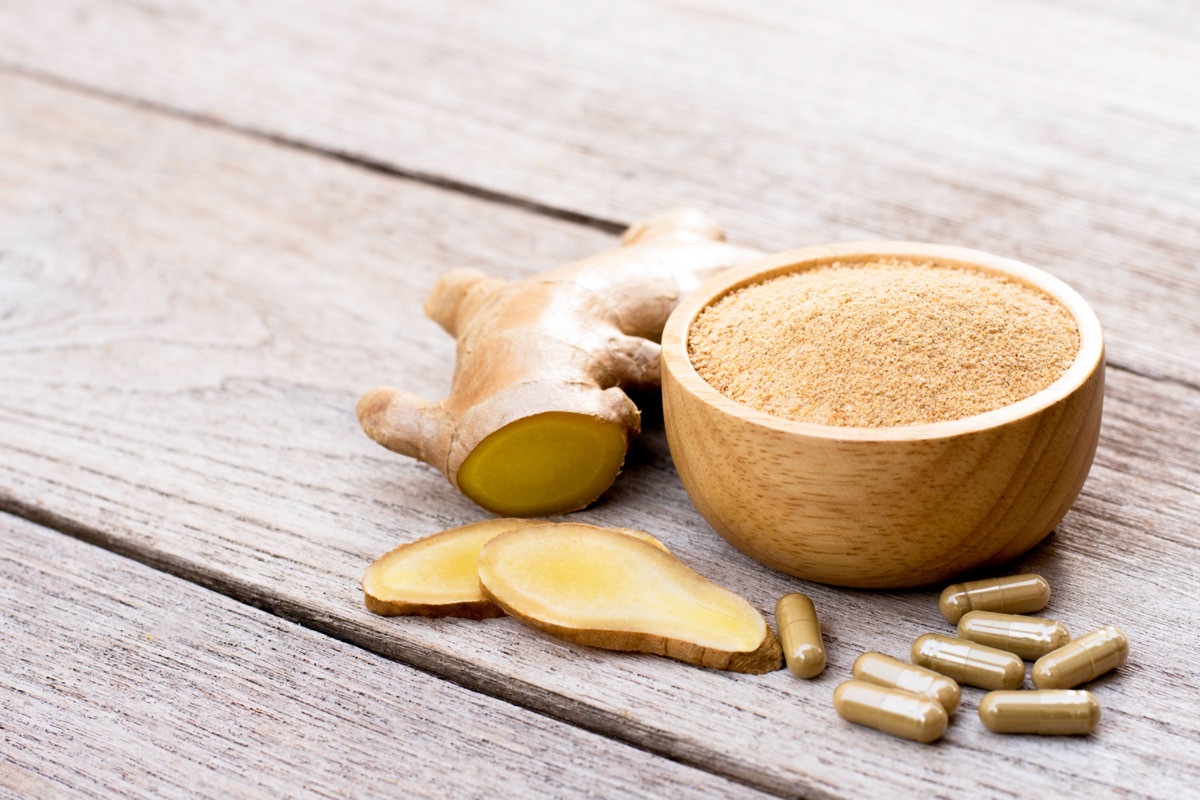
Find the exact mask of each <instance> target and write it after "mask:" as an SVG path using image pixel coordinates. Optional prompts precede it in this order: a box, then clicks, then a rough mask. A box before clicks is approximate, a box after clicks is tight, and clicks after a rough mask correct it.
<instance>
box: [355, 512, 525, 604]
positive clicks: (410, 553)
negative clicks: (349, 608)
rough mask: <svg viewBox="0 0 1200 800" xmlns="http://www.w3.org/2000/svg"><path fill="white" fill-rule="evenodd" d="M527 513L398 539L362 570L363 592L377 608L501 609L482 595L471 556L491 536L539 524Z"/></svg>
mask: <svg viewBox="0 0 1200 800" xmlns="http://www.w3.org/2000/svg"><path fill="white" fill-rule="evenodd" d="M538 524H540V523H537V522H534V521H531V520H527V519H489V520H484V521H483V522H476V523H474V524H473V525H464V526H462V527H461V528H451V529H450V530H448V531H442V532H441V533H435V534H434V535H432V536H427V537H425V538H424V539H418V540H417V541H415V542H409V543H407V544H402V545H400V546H399V547H397V548H396V549H394V550H392V551H390V552H389V553H387V554H386V555H384V556H382V557H381V558H379V559H378V560H377V561H376V562H375V563H373V564H372V565H371V566H369V567H367V571H366V572H365V573H363V580H362V587H363V598H364V600H365V602H366V605H367V609H368V610H369V611H373V612H375V613H376V614H383V615H385V616H397V615H402V614H407V615H414V616H421V617H467V618H468V619H488V618H489V617H502V616H504V612H503V611H502V610H501V609H500V607H499V606H497V605H496V604H495V603H493V602H492V601H490V600H488V599H487V598H486V597H484V596H483V590H482V588H481V587H480V585H479V573H478V572H477V571H476V569H475V562H476V560H478V558H479V551H480V550H482V549H483V546H484V545H485V544H487V543H488V542H489V541H491V540H492V539H493V538H495V537H496V536H499V535H500V534H502V533H504V532H505V531H511V530H513V529H515V528H521V527H526V526H529V525H538Z"/></svg>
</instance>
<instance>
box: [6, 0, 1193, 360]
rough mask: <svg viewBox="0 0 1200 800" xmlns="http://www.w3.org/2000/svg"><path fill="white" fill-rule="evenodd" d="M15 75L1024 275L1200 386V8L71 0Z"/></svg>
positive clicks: (46, 7)
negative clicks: (1033, 272) (1075, 294)
mask: <svg viewBox="0 0 1200 800" xmlns="http://www.w3.org/2000/svg"><path fill="white" fill-rule="evenodd" d="M0 59H2V60H3V62H4V63H7V64H10V65H14V66H16V67H18V68H20V69H26V70H31V71H34V72H36V73H38V74H46V75H50V76H54V77H55V78H56V79H62V80H67V81H70V82H73V83H77V84H79V85H84V86H90V87H95V88H96V89H98V90H101V91H104V92H110V93H113V94H116V95H119V96H122V97H127V98H130V99H132V100H134V101H138V102H143V101H144V102H150V103H155V104H159V105H161V106H163V107H166V108H170V109H176V110H179V111H182V112H186V113H189V114H194V115H197V116H200V117H203V118H205V119H212V120H216V121H218V122H220V123H221V124H229V125H234V126H238V127H242V128H246V129H251V130H255V131H259V132H261V133H263V134H266V135H269V136H275V137H282V138H285V139H287V140H290V141H295V142H301V143H304V144H306V145H308V146H311V147H315V148H320V149H325V150H333V151H337V152H345V153H349V154H353V155H355V156H358V157H363V158H367V159H371V160H374V161H377V162H379V163H381V164H385V165H390V166H392V167H395V168H398V169H401V170H406V171H410V172H414V173H419V174H422V175H429V176H432V177H434V178H436V179H439V180H450V181H454V182H458V183H465V184H469V185H471V186H474V187H480V188H482V189H484V190H488V191H495V192H500V193H503V194H506V195H511V196H516V197H520V198H526V199H529V200H532V201H535V202H538V203H542V204H546V205H549V206H553V207H558V208H562V209H566V210H568V211H571V212H576V213H583V214H589V215H593V216H599V217H602V218H605V219H613V220H620V221H624V222H630V221H632V220H634V219H635V218H638V217H640V216H642V215H644V214H646V213H648V212H653V211H656V210H658V209H660V208H662V207H666V206H671V205H675V204H678V203H680V202H687V203H692V204H699V205H702V206H705V207H707V208H709V209H710V210H712V211H714V212H716V213H718V214H719V215H720V216H721V217H722V218H723V219H724V220H726V222H727V223H728V225H729V227H730V229H731V230H732V231H734V233H735V234H736V235H737V236H739V237H741V238H742V239H743V240H744V241H746V242H747V243H750V244H755V245H760V246H762V247H764V248H766V249H769V250H786V249H792V248H795V247H799V246H806V245H813V244H821V243H825V242H833V241H847V240H850V241H862V240H869V239H883V240H896V239H901V240H917V241H932V242H940V243H946V244H957V245H965V246H970V247H975V248H978V249H981V250H986V251H990V252H994V253H996V254H997V255H1002V256H1012V257H1016V258H1018V259H1021V260H1023V261H1027V262H1029V263H1031V264H1034V265H1035V266H1038V267H1042V268H1044V269H1046V270H1048V271H1049V272H1051V273H1053V274H1055V275H1056V276H1058V277H1061V278H1063V279H1065V280H1066V281H1067V282H1069V283H1071V284H1072V285H1073V286H1075V287H1076V288H1077V289H1078V290H1079V291H1080V292H1081V293H1082V294H1083V295H1084V297H1085V298H1087V299H1088V301H1089V302H1091V303H1093V304H1094V305H1095V306H1096V309H1097V311H1098V313H1099V316H1100V319H1101V322H1102V323H1103V324H1104V325H1105V327H1106V330H1107V333H1108V336H1109V349H1108V353H1109V357H1110V359H1111V360H1112V362H1113V363H1116V364H1119V365H1124V366H1127V367H1131V368H1134V369H1137V370H1139V371H1142V372H1148V373H1151V374H1155V375H1164V376H1169V377H1174V378H1177V379H1180V380H1184V381H1188V382H1191V383H1193V384H1200V349H1198V348H1196V347H1194V346H1192V343H1194V342H1197V341H1200V318H1198V317H1197V316H1196V315H1195V313H1194V312H1193V309H1194V307H1195V305H1196V303H1197V301H1198V300H1200V273H1198V272H1197V271H1196V269H1195V268H1194V261H1195V257H1194V254H1195V253H1196V252H1200V149H1198V148H1197V147H1196V141H1197V139H1198V138H1200V93H1198V92H1197V91H1196V89H1195V87H1196V86H1197V85H1200V14H1198V13H1197V12H1196V6H1195V4H1194V3H1187V2H1172V0H1162V1H1161V2H1154V3H1141V2H1137V0H1105V2H1103V3H1100V4H1096V3H1086V2H1078V0H1064V2H1059V3H1056V4H1047V3H1044V2H1042V1H1041V0H1015V1H1014V2H1005V3H995V2H989V1H988V0H962V2H956V3H952V4H950V5H949V6H947V4H946V3H944V2H938V1H937V0H918V1H917V2H905V3H894V2H889V0H858V2H853V3H776V4H765V3H755V4H746V3H739V2H736V0H689V2H670V1H667V0H662V1H660V2H643V1H642V0H615V1H614V0H591V1H590V2H578V3H571V4H570V5H569V7H564V6H563V5H562V4H561V3H558V2H554V0H537V1H535V2H530V1H529V0H498V1H495V0H488V1H487V2H479V1H478V0H477V1H476V2H470V1H469V0H453V2H433V1H432V0H427V1H426V2H403V3H385V2H378V0H338V1H337V2H307V3H299V4H298V3H294V2H291V1H290V0H254V1H253V2H248V3H197V2H184V1H183V0H146V1H145V2H137V3H132V2H109V3H103V4H96V3H92V2H88V1H87V0H54V1H53V2H38V3H21V2H13V3H10V4H9V5H8V7H7V8H4V9H3V10H0Z"/></svg>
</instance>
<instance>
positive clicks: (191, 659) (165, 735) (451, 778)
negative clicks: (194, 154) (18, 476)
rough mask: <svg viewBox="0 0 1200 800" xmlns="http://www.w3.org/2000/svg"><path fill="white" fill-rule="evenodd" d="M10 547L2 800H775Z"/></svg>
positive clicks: (57, 549) (91, 557) (210, 601)
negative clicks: (613, 799) (593, 799)
mask: <svg viewBox="0 0 1200 800" xmlns="http://www.w3.org/2000/svg"><path fill="white" fill-rule="evenodd" d="M0 536H2V537H3V540H4V544H5V546H4V550H3V552H2V553H0V587H2V589H0V618H3V619H4V620H5V623H4V636H5V646H4V649H3V652H0V718H2V720H3V721H2V722H0V730H3V733H4V738H3V743H2V744H0V796H4V797H26V798H31V797H44V798H50V797H57V796H70V797H97V798H104V797H116V796H120V797H150V798H164V797H197V798H210V797H211V798H228V797H247V798H251V797H264V798H266V797H270V798H279V797H297V798H299V797H364V798H365V797H397V796H400V795H403V796H404V797H430V798H442V797H497V796H501V797H517V796H520V797H566V796H573V797H581V796H618V795H619V796H628V797H648V798H652V797H664V796H670V797H676V796H679V797H697V798H699V797H714V796H721V797H762V796H763V795H762V794H760V793H758V792H755V791H752V790H750V789H747V788H746V787H744V786H738V785H736V784H732V783H730V782H728V781H725V780H722V779H721V778H718V777H715V776H713V775H709V774H708V773H705V772H700V771H698V770H694V769H690V768H688V767H685V766H682V765H680V764H676V763H673V762H671V761H668V760H667V759H664V758H659V757H656V756H654V755H651V754H649V753H645V752H642V751H639V750H635V749H633V748H631V747H628V746H626V745H622V744H619V743H617V742H613V741H611V740H608V739H603V738H601V737H599V736H596V735H594V734H589V733H586V732H584V731H581V730H579V729H577V728H572V727H570V726H568V725H565V724H563V723H561V722H556V721H554V720H551V719H548V718H546V717H543V716H539V715H537V714H533V713H531V712H529V711H525V710H523V709H519V708H515V707H513V706H511V705H508V704H507V703H504V702H501V701H499V700H494V699H492V698H489V697H484V696H482V695H478V694H475V693H473V692H469V691H467V690H466V689H463V688H461V687H458V686H454V685H453V684H449V683H446V682H445V681H441V680H438V679H437V678H434V677H432V676H430V675H426V674H424V673H421V672H417V671H416V670H413V669H411V668H408V667H404V666H401V665H399V664H396V663H394V662H391V661H388V660H386V659H384V658H380V657H379V656H375V655H372V654H370V653H366V652H364V651H362V650H360V649H359V648H357V647H354V646H352V645H349V644H346V643H344V642H339V641H336V640H334V639H330V638H328V637H325V636H321V635H320V634H317V633H313V632H312V631H310V630H306V629H304V628H301V627H299V626H296V625H293V624H291V623H287V622H283V621H282V620H279V619H278V618H275V617H272V616H271V615H269V614H266V613H263V612H261V611H257V610H255V609H252V608H250V607H248V606H245V605H242V604H239V603H236V602H234V601H232V600H230V599H228V598H226V597H222V596H220V595H217V594H213V593H212V592H209V591H207V590H204V589H201V588H199V587H197V586H195V585H193V584H189V583H186V582H185V581H181V580H179V579H178V578H173V577H170V576H168V575H164V574H163V573H161V572H156V571H155V570H152V569H150V568H148V567H145V566H142V565H140V564H137V563H135V562H132V561H129V560H127V559H123V558H121V557H119V556H115V555H113V554H111V553H108V552H105V551H103V550H100V549H98V548H95V547H91V546H89V545H86V544H83V543H81V542H78V541H75V540H72V539H69V538H67V537H65V536H63V535H62V534H60V533H56V532H54V531H50V530H47V529H45V528H38V527H36V526H34V525H31V524H29V523H28V522H25V521H23V520H17V519H14V518H12V517H8V516H6V515H0ZM31 598H36V602H33V603H31V602H30V600H31ZM10 793H11V794H10Z"/></svg>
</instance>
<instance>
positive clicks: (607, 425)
mask: <svg viewBox="0 0 1200 800" xmlns="http://www.w3.org/2000/svg"><path fill="white" fill-rule="evenodd" d="M724 238H725V237H724V233H723V232H722V230H721V228H720V227H719V226H718V225H717V224H716V222H715V221H714V220H713V219H712V218H711V217H709V216H708V215H706V214H704V213H702V212H699V211H694V210H691V209H678V210H674V211H668V212H665V213H662V214H658V215H656V216H653V217H651V218H649V219H648V220H646V221H644V222H642V223H640V224H637V225H633V226H632V227H630V228H629V229H628V230H627V231H626V232H625V234H624V235H623V236H622V238H621V246H620V247H619V248H617V249H614V250H609V251H607V252H604V253H600V254H598V255H595V256H592V257H590V258H586V259H584V260H582V261H577V262H574V263H571V264H567V265H565V266H562V267H558V268H556V269H552V270H549V271H546V272H542V273H540V274H537V275H534V276H531V277H529V278H525V279H523V280H519V281H513V282H506V281H504V280H501V279H498V278H490V277H488V276H487V275H485V274H483V273H482V272H480V271H478V270H474V269H455V270H452V271H450V272H448V273H447V274H446V275H444V276H443V277H442V278H441V279H440V280H439V281H438V282H437V284H436V285H435V286H434V287H433V290H432V291H431V292H430V294H429V297H428V298H427V299H426V301H425V313H426V314H427V315H428V316H429V317H430V318H431V319H433V320H434V321H435V322H437V323H438V324H439V325H441V326H442V327H443V328H445V329H446V331H447V332H448V333H450V334H451V335H452V336H455V337H456V338H457V340H458V355H457V364H456V366H455V370H454V381H453V386H452V389H451V392H450V396H449V397H447V398H446V399H444V400H442V401H440V402H430V401H427V400H424V399H422V398H419V397H417V396H415V395H413V394H410V393H408V392H405V391H402V390H399V389H393V388H390V387H381V388H377V389H372V390H371V391H369V392H367V394H366V395H364V396H363V397H362V399H361V400H360V401H359V403H358V418H359V421H360V422H361V423H362V426H363V429H364V430H365V431H366V433H367V435H368V436H370V437H371V438H372V439H374V440H375V441H376V442H379V443H380V444H382V445H383V446H384V447H387V448H388V449H390V450H394V451H395V452H397V453H401V454H403V455H406V456H411V457H413V458H416V459H419V460H421V461H424V462H425V463H427V464H430V465H432V466H434V467H437V468H438V469H439V470H441V471H442V473H444V474H445V475H446V477H447V478H448V479H449V480H450V482H451V483H452V484H453V485H454V486H455V487H456V488H458V489H459V490H461V491H462V492H463V493H464V494H466V495H467V496H468V497H470V498H471V499H472V500H474V501H475V502H476V503H478V504H479V505H481V506H483V507H484V508H486V509H488V510H490V511H493V512H495V513H498V514H504V515H508V516H540V515H547V514H559V513H565V512H568V511H574V510H577V509H580V508H583V507H585V506H587V505H588V504H590V503H591V502H593V501H594V500H596V498H598V497H599V496H600V494H601V493H603V492H604V490H605V489H607V488H608V487H609V486H610V485H611V484H612V482H613V480H614V479H615V478H616V476H617V473H618V472H619V471H620V469H621V465H622V463H623V462H624V459H625V452H626V450H627V448H628V444H629V440H630V439H631V437H633V436H634V435H636V434H637V433H638V432H639V430H640V417H641V415H640V412H639V411H638V408H637V407H636V406H635V405H634V403H633V401H632V400H630V399H629V397H628V396H627V395H626V394H625V392H624V391H623V389H624V387H635V388H643V387H654V386H658V385H659V345H658V341H659V339H660V337H661V336H662V329H663V325H664V324H665V323H666V320H667V317H668V316H669V315H670V313H671V311H672V310H674V308H675V306H676V305H677V304H678V303H679V301H680V300H681V299H683V297H684V296H685V295H686V294H688V293H689V292H691V291H692V290H693V289H695V288H696V287H698V286H699V285H700V284H701V283H702V282H703V281H704V280H706V279H707V278H709V277H711V276H712V275H715V274H716V273H718V272H720V271H722V270H725V269H727V268H729V267H732V266H735V265H736V264H739V263H742V262H744V261H747V260H749V259H751V258H754V257H756V256H758V255H760V253H758V252H757V251H754V250H751V249H748V248H743V247H737V246H734V245H730V244H726V243H725V242H724Z"/></svg>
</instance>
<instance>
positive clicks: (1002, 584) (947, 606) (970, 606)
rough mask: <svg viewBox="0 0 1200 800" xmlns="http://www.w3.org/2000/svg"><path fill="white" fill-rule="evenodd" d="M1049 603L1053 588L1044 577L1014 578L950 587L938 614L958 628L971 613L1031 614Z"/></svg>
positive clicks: (944, 592) (1013, 576) (1022, 576)
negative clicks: (964, 617) (960, 621)
mask: <svg viewBox="0 0 1200 800" xmlns="http://www.w3.org/2000/svg"><path fill="white" fill-rule="evenodd" d="M1049 602H1050V584H1048V583H1046V579H1045V578H1043V577H1042V576H1041V575H1011V576H1009V577H1007V578H991V579H989V580H986V581H967V582H966V583H955V584H953V585H951V586H947V587H946V588H945V589H944V590H943V591H942V596H941V597H940V598H938V610H939V611H941V612H942V616H943V617H945V618H946V621H947V622H949V623H950V624H951V625H955V624H957V623H958V621H959V620H960V619H961V618H962V615H963V614H966V613H967V612H968V611H999V612H1001V613H1004V614H1028V613H1029V612H1031V611H1041V610H1042V609H1043V608H1045V607H1046V604H1047V603H1049Z"/></svg>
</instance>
